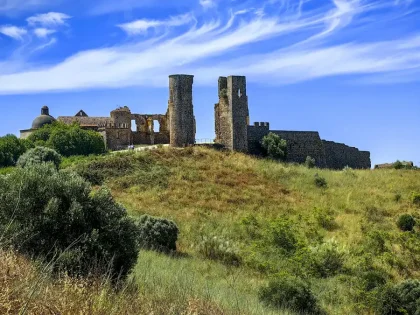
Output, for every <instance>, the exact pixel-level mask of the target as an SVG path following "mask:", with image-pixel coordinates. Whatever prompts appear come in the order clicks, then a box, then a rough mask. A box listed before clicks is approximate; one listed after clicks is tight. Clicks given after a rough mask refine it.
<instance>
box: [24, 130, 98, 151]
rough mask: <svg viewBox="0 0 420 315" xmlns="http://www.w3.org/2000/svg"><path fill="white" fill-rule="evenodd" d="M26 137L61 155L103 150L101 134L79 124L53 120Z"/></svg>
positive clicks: (35, 143)
mask: <svg viewBox="0 0 420 315" xmlns="http://www.w3.org/2000/svg"><path fill="white" fill-rule="evenodd" d="M28 139H29V140H30V141H31V142H32V143H33V144H34V145H37V146H47V147H49V148H52V149H54V150H56V151H57V152H58V153H60V154H61V155H62V156H72V155H90V154H101V153H104V152H105V143H104V140H103V138H102V136H101V135H100V134H99V133H98V132H95V131H91V130H83V129H81V128H80V126H79V125H77V124H73V125H66V124H64V123H60V122H55V123H53V124H51V125H45V126H43V127H42V128H40V129H38V130H36V131H35V132H33V133H32V134H31V135H30V136H29V137H28Z"/></svg>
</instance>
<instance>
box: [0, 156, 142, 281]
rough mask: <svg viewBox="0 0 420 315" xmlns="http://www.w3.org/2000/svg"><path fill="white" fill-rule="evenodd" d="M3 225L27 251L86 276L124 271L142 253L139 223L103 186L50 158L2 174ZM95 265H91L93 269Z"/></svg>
mask: <svg viewBox="0 0 420 315" xmlns="http://www.w3.org/2000/svg"><path fill="white" fill-rule="evenodd" d="M0 230H1V231H3V236H4V239H5V240H8V244H3V245H11V246H13V247H14V248H16V250H18V251H19V252H21V253H22V254H25V255H28V256H30V257H36V258H41V259H45V260H46V261H48V262H54V266H55V268H56V269H58V270H65V271H67V272H69V273H70V274H76V275H85V274H87V273H90V272H109V273H111V274H112V275H118V274H122V275H125V274H127V273H128V272H129V270H130V269H131V267H132V266H133V265H134V264H135V262H136V260H137V255H138V245H137V236H138V232H137V228H136V226H135V224H134V222H133V221H132V220H131V219H130V218H129V217H128V216H127V213H126V210H125V209H124V208H123V207H122V206H121V205H119V204H117V203H115V202H114V200H113V198H112V196H111V194H110V192H109V191H108V190H107V189H105V188H102V189H100V190H98V191H96V192H95V193H92V190H91V187H90V185H89V184H88V183H87V182H86V181H85V180H83V179H82V178H81V177H80V176H78V175H77V174H75V173H72V172H69V171H66V170H61V171H58V170H57V169H56V168H55V167H54V166H53V165H51V163H43V164H32V163H29V164H27V166H26V167H23V168H16V169H15V170H14V171H13V172H12V173H11V174H9V175H8V176H0ZM93 268H94V269H95V270H92V269H93Z"/></svg>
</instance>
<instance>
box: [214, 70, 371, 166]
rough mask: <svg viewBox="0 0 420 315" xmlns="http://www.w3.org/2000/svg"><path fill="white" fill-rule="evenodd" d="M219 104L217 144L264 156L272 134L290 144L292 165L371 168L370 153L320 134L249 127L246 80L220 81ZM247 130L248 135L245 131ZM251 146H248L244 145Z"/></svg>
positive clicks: (260, 124)
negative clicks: (308, 162) (310, 163)
mask: <svg viewBox="0 0 420 315" xmlns="http://www.w3.org/2000/svg"><path fill="white" fill-rule="evenodd" d="M218 91H219V103H217V104H216V105H215V108H214V109H215V129H216V143H219V144H222V145H223V146H224V147H226V148H228V149H231V150H236V151H245V152H248V153H251V154H254V155H260V154H261V153H262V148H261V140H262V139H263V138H264V136H266V135H268V134H269V133H270V132H271V133H274V134H277V135H279V136H280V137H281V138H282V139H284V140H286V142H287V147H288V156H287V161H288V162H295V163H304V162H305V160H306V157H308V156H310V157H312V158H314V159H315V163H316V165H317V166H318V167H320V168H331V169H343V168H344V167H345V166H349V167H352V168H370V167H371V161H370V153H369V152H367V151H359V150H358V149H357V148H353V147H349V146H347V145H345V144H340V143H335V142H332V141H326V140H321V137H320V135H319V133H318V132H317V131H286V130H270V124H269V123H268V122H256V123H254V124H253V125H249V109H248V97H247V96H246V80H245V77H237V76H231V77H227V78H226V77H220V78H219V89H218ZM245 126H246V131H244V127H245ZM244 140H246V142H247V144H246V145H244V144H243V141H244Z"/></svg>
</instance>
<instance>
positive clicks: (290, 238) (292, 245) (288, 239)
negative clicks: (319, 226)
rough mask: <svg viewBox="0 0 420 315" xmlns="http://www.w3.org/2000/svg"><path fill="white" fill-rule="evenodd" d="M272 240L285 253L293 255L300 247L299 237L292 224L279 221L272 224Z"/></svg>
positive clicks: (286, 221)
mask: <svg viewBox="0 0 420 315" xmlns="http://www.w3.org/2000/svg"><path fill="white" fill-rule="evenodd" d="M271 233H272V240H273V243H274V245H275V246H277V247H279V248H280V249H282V250H283V252H284V253H288V254H291V253H293V252H295V251H296V250H297V249H298V248H299V247H300V246H301V244H300V242H299V236H298V234H297V231H296V230H295V228H294V225H293V224H292V222H290V221H288V220H282V219H278V220H276V221H274V222H273V223H272V224H271Z"/></svg>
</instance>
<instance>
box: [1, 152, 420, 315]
mask: <svg viewBox="0 0 420 315" xmlns="http://www.w3.org/2000/svg"><path fill="white" fill-rule="evenodd" d="M62 168H69V169H74V170H76V171H77V172H78V173H79V174H81V175H82V176H83V177H85V178H87V179H88V180H89V181H91V182H92V183H93V184H94V185H98V184H102V183H104V184H106V185H107V186H108V187H109V188H110V189H111V191H112V194H113V196H114V197H115V199H116V200H117V201H118V202H120V203H122V204H123V205H124V206H125V207H126V208H127V209H128V211H129V214H130V215H131V216H134V217H136V216H140V215H142V214H150V215H154V216H159V217H164V218H168V219H172V220H173V221H175V222H176V224H177V225H178V227H179V229H180V231H181V234H180V237H179V241H178V252H179V254H178V255H175V256H167V255H163V254H158V253H155V252H149V251H142V252H141V253H140V257H139V260H138V263H137V265H136V267H135V269H134V270H133V272H132V275H131V276H130V279H129V281H128V284H126V285H125V287H124V290H122V291H121V290H120V291H118V292H116V291H114V290H112V289H111V288H110V287H109V285H108V284H106V281H105V280H104V279H99V280H98V282H93V283H84V282H83V281H82V280H74V279H70V278H63V279H59V280H51V279H49V278H47V277H46V276H45V275H44V273H43V272H42V271H39V269H34V268H33V267H32V265H31V263H29V262H28V261H26V260H25V259H23V258H22V257H19V256H18V255H16V254H14V253H10V252H5V253H1V258H0V261H1V263H2V264H3V267H2V268H1V270H2V271H1V272H0V275H1V276H2V277H1V279H2V281H3V284H2V285H3V288H8V290H9V291H7V292H9V293H10V292H15V293H14V295H10V294H9V295H7V294H1V295H0V305H10V310H12V311H11V312H10V313H13V310H16V309H21V307H22V306H24V307H26V308H27V309H28V312H29V313H31V312H32V313H34V314H38V313H48V308H47V307H46V305H53V306H51V307H52V308H54V310H56V311H57V312H60V313H63V314H74V313H79V312H82V313H83V312H84V313H96V314H103V313H104V312H105V313H107V314H108V313H118V314H120V313H121V314H122V313H139V314H150V313H151V312H153V313H154V314H294V313H293V311H290V310H276V309H274V308H270V307H268V306H265V305H263V304H262V303H261V302H260V301H259V298H258V295H259V290H260V288H261V287H264V286H266V285H267V283H268V282H269V281H270V280H271V279H275V278H276V277H278V276H279V275H293V276H296V277H298V278H300V279H303V280H304V281H305V282H307V283H308V284H309V285H310V287H311V290H312V292H313V293H314V295H315V296H316V298H317V299H318V301H319V304H320V306H321V308H322V309H324V310H325V311H326V312H327V313H328V314H374V307H375V304H376V302H377V299H378V294H377V291H378V290H379V289H380V287H381V286H383V285H385V284H386V283H398V282H400V281H402V280H404V279H409V278H411V279H418V278H420V231H419V227H416V228H415V231H414V232H402V231H401V230H400V229H399V228H398V226H397V224H396V222H397V220H398V218H399V216H401V215H402V214H406V213H408V214H412V215H414V216H416V217H417V218H419V217H420V205H418V204H416V200H415V199H413V193H420V172H419V171H415V170H360V171H359V170H351V169H346V170H343V171H330V170H320V169H308V168H305V167H304V166H301V165H290V164H281V163H276V162H273V161H269V160H260V159H255V158H252V157H249V156H247V155H243V154H239V153H230V152H219V151H215V150H212V149H206V148H187V149H158V150H153V151H143V152H136V153H116V154H111V155H106V156H101V157H87V158H68V159H65V160H64V162H63V163H62ZM324 180H325V181H324ZM1 273H3V274H1ZM10 274H16V275H19V274H20V276H15V277H13V276H10ZM22 279H27V283H31V285H27V286H26V287H22V281H23V280H22ZM40 279H41V280H40ZM25 281H26V280H25ZM16 288H19V290H17V289H16ZM78 288H80V290H79V289H78ZM16 292H17V293H16ZM28 296H30V297H31V298H30V300H29V302H28V298H27V297H28ZM2 307H4V306H2ZM3 310H4V309H3ZM3 310H2V309H1V308H0V312H2V313H4V312H3ZM37 310H42V312H40V311H37Z"/></svg>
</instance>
